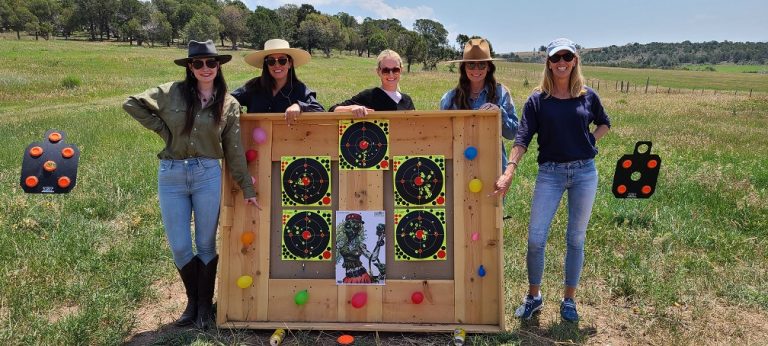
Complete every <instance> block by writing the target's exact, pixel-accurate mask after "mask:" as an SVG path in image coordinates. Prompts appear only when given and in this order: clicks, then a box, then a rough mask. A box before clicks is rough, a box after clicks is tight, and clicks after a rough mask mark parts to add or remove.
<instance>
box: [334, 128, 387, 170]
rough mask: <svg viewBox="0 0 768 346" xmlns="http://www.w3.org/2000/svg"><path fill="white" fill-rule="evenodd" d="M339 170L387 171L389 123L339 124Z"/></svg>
mask: <svg viewBox="0 0 768 346" xmlns="http://www.w3.org/2000/svg"><path fill="white" fill-rule="evenodd" d="M339 135H340V136H341V137H340V138H339V168H340V169H344V170H355V169H361V170H386V169H389V122H388V121H387V120H366V121H358V122H355V121H349V120H342V121H340V122H339Z"/></svg>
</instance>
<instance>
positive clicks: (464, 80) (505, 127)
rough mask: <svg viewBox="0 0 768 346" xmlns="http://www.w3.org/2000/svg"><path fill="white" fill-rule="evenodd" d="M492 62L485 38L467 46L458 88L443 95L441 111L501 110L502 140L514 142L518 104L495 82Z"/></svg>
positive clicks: (503, 87)
mask: <svg viewBox="0 0 768 346" xmlns="http://www.w3.org/2000/svg"><path fill="white" fill-rule="evenodd" d="M493 60H495V59H493V58H491V47H490V44H489V43H488V41H486V40H485V39H482V38H473V39H471V40H469V42H467V44H466V45H465V46H464V55H463V57H462V59H461V60H454V61H452V62H459V63H460V64H459V73H460V75H459V84H458V85H456V87H455V88H453V89H452V90H450V91H448V92H447V93H445V95H443V98H442V99H441V100H440V109H478V110H495V111H498V110H501V136H502V137H504V138H506V139H509V140H512V139H515V133H516V132H517V115H516V114H515V104H514V103H513V102H512V96H510V94H509V89H507V87H506V86H504V85H502V84H501V83H497V82H496V78H495V77H494V76H493V73H494V72H496V66H495V65H494V64H493ZM501 152H502V156H501V161H502V166H506V164H507V152H506V149H504V145H503V144H502V146H501Z"/></svg>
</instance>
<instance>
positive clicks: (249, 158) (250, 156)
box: [245, 149, 259, 162]
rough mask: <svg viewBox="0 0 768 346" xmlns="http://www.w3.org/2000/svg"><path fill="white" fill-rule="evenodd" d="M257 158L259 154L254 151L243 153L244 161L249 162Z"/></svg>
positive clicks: (249, 150)
mask: <svg viewBox="0 0 768 346" xmlns="http://www.w3.org/2000/svg"><path fill="white" fill-rule="evenodd" d="M258 157H259V153H258V152H257V151H256V150H253V149H248V150H246V151H245V160H246V161H248V162H251V161H253V160H256V159H257V158H258Z"/></svg>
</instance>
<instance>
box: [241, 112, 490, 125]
mask: <svg viewBox="0 0 768 346" xmlns="http://www.w3.org/2000/svg"><path fill="white" fill-rule="evenodd" d="M496 113H498V111H479V110H452V111H447V110H446V111H440V110H433V111H419V110H417V111H390V112H384V111H378V112H376V113H375V117H376V119H403V118H463V117H494V116H496ZM240 119H241V121H242V120H249V121H250V120H269V121H274V122H275V123H276V124H279V123H284V122H285V115H283V114H282V113H246V114H243V115H241V116H240ZM342 119H355V118H353V114H352V112H339V113H331V112H318V113H312V115H311V116H305V117H304V116H302V117H299V118H298V120H297V121H298V124H301V123H303V122H315V121H321V120H342Z"/></svg>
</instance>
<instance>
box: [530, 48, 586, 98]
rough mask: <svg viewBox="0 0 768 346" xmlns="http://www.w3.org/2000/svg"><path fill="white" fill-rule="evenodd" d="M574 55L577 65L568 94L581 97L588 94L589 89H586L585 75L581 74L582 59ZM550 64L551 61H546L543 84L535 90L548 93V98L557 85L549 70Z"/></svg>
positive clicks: (570, 81) (572, 71)
mask: <svg viewBox="0 0 768 346" xmlns="http://www.w3.org/2000/svg"><path fill="white" fill-rule="evenodd" d="M574 54H575V55H576V64H575V65H573V69H572V70H571V75H570V77H569V83H568V84H569V88H568V92H569V94H571V97H579V96H581V95H584V94H586V93H587V89H586V88H585V87H584V84H585V83H584V75H582V74H581V62H580V61H581V58H580V57H579V54H576V53H574ZM549 64H550V62H549V59H546V61H545V63H544V75H543V76H542V79H541V83H540V84H539V86H537V87H536V88H535V89H533V90H535V91H540V92H544V93H546V94H547V96H546V97H550V96H552V88H553V87H554V85H555V81H554V78H553V77H552V70H550V69H549Z"/></svg>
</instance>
